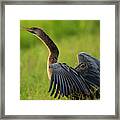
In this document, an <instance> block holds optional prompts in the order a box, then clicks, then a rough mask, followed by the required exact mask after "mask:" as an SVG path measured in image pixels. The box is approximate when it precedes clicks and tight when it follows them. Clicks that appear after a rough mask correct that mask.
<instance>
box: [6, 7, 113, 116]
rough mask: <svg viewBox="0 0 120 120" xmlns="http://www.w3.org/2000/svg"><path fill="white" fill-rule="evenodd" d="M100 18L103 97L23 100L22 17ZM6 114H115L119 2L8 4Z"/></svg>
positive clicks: (41, 18)
mask: <svg viewBox="0 0 120 120" xmlns="http://www.w3.org/2000/svg"><path fill="white" fill-rule="evenodd" d="M21 19H26V20H27V19H28V20H32V19H33V20H63V19H65V20H100V63H101V68H100V69H101V74H100V78H101V80H100V85H101V96H100V100H80V101H71V100H69V101H64V100H59V101H57V100H50V101H49V100H24V101H23V100H20V34H19V33H20V24H19V23H20V20H21ZM5 115H115V5H68V6H67V5H5Z"/></svg>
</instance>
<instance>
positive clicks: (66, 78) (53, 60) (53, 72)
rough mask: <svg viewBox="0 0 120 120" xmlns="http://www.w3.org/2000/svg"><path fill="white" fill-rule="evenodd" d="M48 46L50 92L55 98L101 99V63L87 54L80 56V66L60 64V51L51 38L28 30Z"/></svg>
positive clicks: (28, 29) (38, 30) (34, 30)
mask: <svg viewBox="0 0 120 120" xmlns="http://www.w3.org/2000/svg"><path fill="white" fill-rule="evenodd" d="M27 31H29V32H31V33H33V34H35V35H36V36H37V37H38V38H39V39H40V38H41V40H42V42H43V43H44V44H45V45H46V46H47V48H48V50H49V56H48V61H47V73H48V78H49V80H50V87H49V92H51V96H52V95H54V98H57V97H58V98H60V97H64V96H66V97H67V98H68V99H99V98H100V94H99V92H100V62H99V60H97V59H96V58H94V57H92V56H90V55H88V54H87V53H80V54H79V55H78V61H79V65H78V66H77V67H76V68H72V67H69V66H68V65H67V64H65V63H59V62H58V56H59V50H58V48H57V46H56V45H55V43H54V42H53V41H52V40H51V39H50V38H49V36H48V35H47V34H46V33H45V32H44V31H43V30H42V29H40V28H34V27H33V28H27Z"/></svg>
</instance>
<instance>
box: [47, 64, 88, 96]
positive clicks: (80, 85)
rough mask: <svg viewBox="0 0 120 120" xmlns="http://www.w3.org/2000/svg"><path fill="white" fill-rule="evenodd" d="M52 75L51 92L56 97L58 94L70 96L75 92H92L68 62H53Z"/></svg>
mask: <svg viewBox="0 0 120 120" xmlns="http://www.w3.org/2000/svg"><path fill="white" fill-rule="evenodd" d="M51 69H52V71H53V72H52V76H51V81H50V87H49V92H51V96H52V95H53V94H54V98H56V97H57V96H58V98H60V96H62V97H63V96H66V97H68V96H70V95H72V94H74V93H81V92H82V93H84V94H90V93H89V92H90V91H89V89H88V87H87V85H86V83H85V82H84V81H83V80H82V78H81V77H79V76H78V74H77V72H76V71H75V70H74V69H73V68H71V67H69V66H67V65H66V64H61V63H54V64H51Z"/></svg>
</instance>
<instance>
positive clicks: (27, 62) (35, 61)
mask: <svg viewBox="0 0 120 120" xmlns="http://www.w3.org/2000/svg"><path fill="white" fill-rule="evenodd" d="M20 27H21V30H20V99H21V100H54V98H53V97H50V94H49V93H48V88H49V80H48V77H47V69H46V68H47V57H48V50H47V48H46V47H45V46H44V44H43V43H42V42H41V41H40V40H39V39H38V38H36V37H35V36H33V35H32V34H31V33H28V32H27V31H25V30H24V29H22V28H23V27H40V28H43V29H44V31H45V32H46V33H47V34H48V35H49V36H50V38H51V39H52V40H53V41H54V42H55V43H56V45H57V46H58V48H59V51H60V55H59V62H64V63H67V64H68V65H69V66H71V67H75V66H77V65H78V61H77V55H78V53H79V52H87V53H89V54H91V55H93V56H94V57H96V58H98V59H99V56H100V21H97V20H95V21H94V20H87V21H85V20H82V21H75V20H74V21H68V20H63V21H59V20H57V21H54V20H51V21H46V20H42V21H40V20H21V21H20ZM61 99H66V98H61ZM56 100H57V99H56Z"/></svg>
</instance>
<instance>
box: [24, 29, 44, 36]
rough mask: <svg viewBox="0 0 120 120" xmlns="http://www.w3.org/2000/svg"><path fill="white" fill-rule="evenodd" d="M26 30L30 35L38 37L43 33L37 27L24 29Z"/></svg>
mask: <svg viewBox="0 0 120 120" xmlns="http://www.w3.org/2000/svg"><path fill="white" fill-rule="evenodd" d="M26 30H27V31H28V32H30V33H33V34H35V35H39V34H42V33H43V30H42V29H40V28H37V27H31V28H26Z"/></svg>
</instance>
